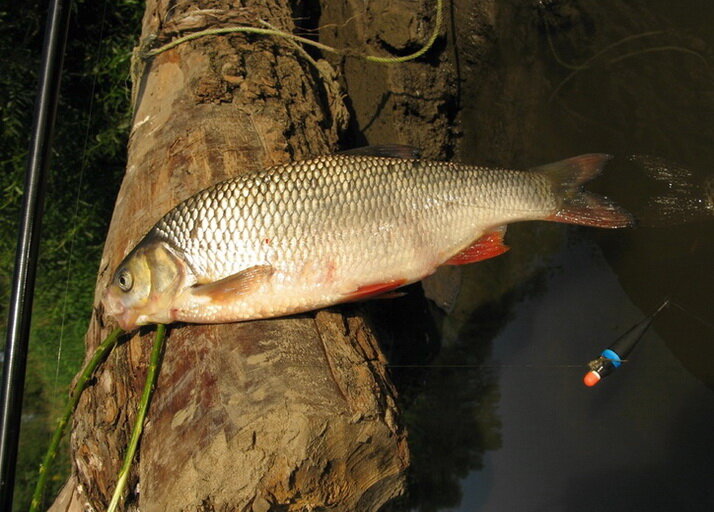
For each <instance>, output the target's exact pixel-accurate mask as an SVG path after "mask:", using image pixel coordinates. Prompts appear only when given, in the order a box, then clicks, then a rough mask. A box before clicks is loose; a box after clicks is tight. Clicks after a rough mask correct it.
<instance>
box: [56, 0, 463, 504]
mask: <svg viewBox="0 0 714 512" xmlns="http://www.w3.org/2000/svg"><path fill="white" fill-rule="evenodd" d="M347 4H350V5H351V2H346V5H347ZM326 5H327V4H326ZM329 5H331V6H332V5H334V3H333V2H330V3H329ZM355 5H356V4H355ZM375 5H377V6H379V5H381V6H384V5H387V3H384V2H375ZM350 9H353V7H350V8H349V9H347V10H346V12H349V11H350ZM299 14H300V13H296V12H295V11H293V10H292V9H291V6H290V5H289V4H288V2H287V0H268V1H265V0H263V1H260V0H255V1H253V0H246V1H244V2H230V1H210V0H202V1H199V2H196V1H189V0H177V1H170V0H149V1H148V2H147V7H146V13H145V16H144V21H143V28H142V41H144V42H146V41H151V40H156V41H157V42H158V43H163V42H166V41H169V40H171V39H172V38H174V37H176V36H179V35H184V34H185V33H188V32H191V31H195V30H201V29H205V28H211V27H221V26H235V25H238V24H245V25H251V26H259V20H262V21H267V22H269V23H270V24H271V25H273V26H275V27H277V28H279V29H282V30H285V31H293V30H294V28H295V27H294V22H293V16H296V15H298V16H299ZM432 17H433V15H432ZM326 18H328V16H326ZM425 19H426V20H428V18H425ZM429 30H431V27H430V25H429V24H426V23H421V24H419V25H418V27H417V28H415V29H414V32H413V34H412V36H413V37H414V38H419V39H420V40H425V39H426V38H427V36H428V33H429ZM325 37H328V36H325ZM328 38H329V37H328ZM345 39H348V38H347V37H342V38H341V39H340V38H339V37H337V35H334V36H333V37H332V38H331V40H330V42H331V43H335V44H336V45H338V46H341V45H343V44H344V43H345ZM377 42H378V43H379V41H377ZM377 46H379V45H377ZM369 51H370V52H373V51H374V48H372V49H371V50H369ZM442 53H443V52H442ZM437 55H441V53H437ZM439 59H440V60H442V61H443V60H444V58H443V56H439V57H437V60H439ZM346 62H350V61H349V60H348V61H345V60H342V61H339V60H338V61H333V64H335V65H340V64H342V67H343V71H345V70H346V66H348V64H345V63H346ZM318 64H319V71H318V70H317V69H316V68H315V67H314V66H313V64H312V63H311V62H309V59H306V57H305V55H304V53H303V52H300V51H298V50H296V48H295V46H294V45H293V44H292V43H290V42H287V41H286V40H282V39H277V38H264V37H252V36H243V35H231V36H210V37H204V38H200V39H197V40H194V41H190V42H187V43H184V44H181V45H179V46H177V47H175V48H173V49H171V50H168V51H166V52H164V53H161V54H159V55H158V56H156V57H155V58H153V59H152V60H151V61H149V62H148V64H147V66H146V67H145V68H144V69H143V72H142V73H141V74H140V76H139V77H138V78H139V80H138V81H137V82H136V83H135V84H134V88H135V95H134V96H135V100H136V106H135V117H134V123H133V127H132V131H131V137H130V142H129V148H128V162H127V171H126V175H125V178H124V181H123V183H122V186H121V190H120V192H119V195H118V198H117V202H116V206H115V211H114V215H113V218H112V221H111V225H110V228H109V233H108V235H107V240H106V245H105V249H104V254H103V258H102V261H101V264H100V272H99V276H98V281H97V288H96V291H95V311H94V315H93V317H92V320H91V323H90V326H89V330H88V334H87V337H86V345H87V353H88V354H90V353H91V352H92V351H93V350H94V348H95V347H96V346H97V345H98V343H99V342H100V340H101V339H103V338H104V337H105V336H106V334H107V333H108V332H109V330H110V329H111V327H112V326H113V325H112V324H111V322H108V320H107V318H106V317H105V316H104V315H103V311H102V310H101V305H100V299H101V294H102V292H103V290H104V288H105V286H106V284H107V281H108V280H109V279H110V277H111V273H112V272H113V270H114V269H115V268H116V265H117V264H118V263H119V262H120V261H121V259H122V258H123V256H124V255H125V254H126V253H127V252H128V251H129V250H130V249H131V248H132V247H133V246H134V245H135V244H136V243H137V242H138V241H139V240H140V239H141V237H142V236H143V235H144V233H146V231H148V229H149V228H150V227H151V226H152V225H153V224H154V223H155V222H156V221H157V220H158V219H159V218H160V217H161V216H162V215H163V214H164V213H165V212H166V211H168V210H169V209H170V208H171V207H173V206H174V205H175V204H176V203H178V202H179V201H181V200H183V199H185V198H187V197H189V196H191V195H192V194H194V193H196V192H198V191H199V190H201V189H203V188H205V187H206V186H208V185H210V184H212V183H215V182H217V181H220V180H223V179H226V178H229V177H231V176H235V175H236V174H238V173H241V172H247V171H250V170H254V169H259V168H262V167H266V166H269V165H272V164H277V163H281V162H285V161H289V160H292V159H300V158H304V157H308V156H312V155H317V154H324V153H329V152H331V151H333V150H335V148H336V145H337V142H338V137H339V134H340V131H341V129H342V128H344V126H341V124H343V123H344V121H346V119H347V114H346V110H345V107H344V104H343V103H342V99H341V96H340V94H339V92H338V91H339V85H338V84H337V82H336V81H335V80H333V79H332V78H331V77H330V73H333V71H332V69H333V68H331V67H330V65H329V64H327V62H325V61H319V63H318ZM372 66H374V67H372V68H370V69H366V71H367V72H369V75H365V76H362V81H361V82H360V81H359V80H358V76H359V74H360V73H362V72H363V71H365V69H363V68H361V67H359V66H357V67H356V68H353V69H352V68H351V69H350V70H349V72H347V73H346V74H345V76H348V77H349V78H348V80H347V86H348V87H352V88H353V89H355V90H357V89H359V88H360V87H361V88H362V90H364V84H365V83H370V82H371V78H370V77H373V76H386V77H387V79H386V81H384V82H382V85H381V86H380V87H381V88H382V93H381V94H393V93H394V91H393V89H394V88H395V83H396V84H397V86H398V87H399V88H401V89H399V90H398V91H397V96H398V97H400V98H402V101H401V103H400V102H397V105H402V106H401V107H399V108H392V109H391V110H390V111H389V112H386V113H385V112H382V111H380V112H376V113H375V116H376V117H375V118H379V123H380V126H382V127H385V128H384V129H383V130H382V131H381V132H375V133H376V135H377V136H378V137H379V138H380V139H381V140H380V142H411V143H414V142H417V143H418V142H419V141H420V140H421V141H426V146H427V152H428V154H430V155H432V156H434V155H437V154H439V153H443V151H444V149H445V148H446V147H448V145H449V144H451V136H452V134H451V132H449V131H448V130H447V131H445V132H444V133H446V134H447V135H444V136H440V137H439V138H438V140H435V139H434V137H433V132H434V129H435V128H433V127H430V128H428V129H427V128H425V127H422V128H421V129H418V128H415V127H414V126H411V127H410V125H409V123H408V121H409V119H408V116H409V115H411V116H412V121H415V120H416V121H420V120H423V119H424V118H425V117H427V118H430V119H431V120H432V121H433V122H435V123H436V122H439V123H441V124H440V125H439V126H442V127H443V126H444V124H445V123H446V121H448V120H449V119H448V116H449V115H451V114H447V113H445V111H444V112H437V111H432V110H428V112H427V114H424V110H425V109H426V107H425V106H422V107H420V106H418V105H416V106H415V105H412V106H411V107H406V106H405V105H407V104H408V103H409V102H412V103H413V102H414V101H417V100H414V96H413V95H412V94H410V91H409V90H408V86H409V83H410V80H411V79H412V78H413V76H416V75H420V74H421V75H423V74H424V73H425V70H426V69H428V66H429V65H428V64H424V63H411V64H407V65H402V66H400V67H399V68H388V67H381V68H380V69H379V70H377V69H376V65H372ZM443 76H446V77H447V78H442V79H440V80H438V81H433V80H432V81H431V84H430V85H429V84H427V83H424V81H423V80H422V81H421V83H422V87H426V90H425V91H424V93H425V94H430V93H434V94H436V93H437V91H439V93H440V94H442V95H443V96H444V101H448V94H449V92H448V91H447V92H444V87H445V85H444V80H446V81H447V85H448V81H449V80H452V82H453V77H452V78H451V79H449V78H448V76H449V73H448V72H446V73H445V74H444V75H443ZM410 77H411V78H410ZM135 78H136V77H135ZM350 81H351V82H350ZM395 81H396V82H395ZM413 87H418V85H417V84H414V85H413ZM449 87H450V86H449ZM447 89H448V87H447ZM365 97H366V96H362V98H365ZM360 101H361V100H360ZM429 108H431V106H430V107H429ZM407 110H410V111H411V113H408V112H407ZM437 110H438V109H437ZM405 114H406V115H407V118H406V120H405V118H404V116H405ZM397 119H401V121H396V120H397ZM390 123H395V124H394V126H397V129H396V130H395V131H394V132H388V131H387V128H386V127H388V126H389V124H390ZM430 126H431V125H430ZM353 128H354V125H353ZM437 128H438V127H437ZM430 130H431V132H430ZM390 133H391V134H392V135H394V134H396V136H394V137H389V136H388V135H389V134H390ZM429 133H432V135H429ZM375 332H376V328H375V327H374V326H373V324H372V322H371V321H369V319H368V318H367V316H366V315H365V309H364V308H363V307H361V306H347V307H342V308H339V309H328V310H323V311H320V312H317V313H311V314H306V315H300V316H294V317H290V318H283V319H274V320H266V321H256V322H246V323H236V324H227V325H181V324H175V325H172V326H171V327H170V328H169V339H168V342H167V346H166V351H165V356H164V361H163V367H162V369H161V374H160V377H159V382H158V386H157V389H156V392H155V395H154V398H153V401H152V404H151V408H150V411H149V416H148V421H147V424H146V428H145V432H144V435H143V438H142V440H141V446H140V452H139V456H138V457H137V460H136V461H135V464H134V469H133V471H132V474H131V477H130V480H129V485H128V489H129V490H128V493H125V501H124V505H125V509H126V510H136V509H141V510H142V511H144V512H151V511H155V510H171V511H174V510H176V511H178V510H240V511H254V512H258V511H268V510H280V511H298V510H300V511H302V510H339V511H359V512H367V511H373V510H375V511H376V510H378V509H379V508H380V507H381V506H382V504H384V503H385V502H387V501H388V500H390V499H391V498H393V497H395V496H398V495H400V494H401V493H402V492H403V491H404V486H405V483H404V482H405V470H406V468H407V467H408V464H409V451H408V448H407V444H406V432H405V429H404V428H403V426H402V424H401V422H400V417H399V412H398V409H397V406H396V402H395V399H396V392H395V389H394V387H393V385H392V383H391V381H390V379H389V376H388V374H387V369H386V359H385V357H384V355H383V354H382V352H381V350H380V348H379V346H378V344H377V336H376V334H375ZM152 337H153V329H150V328H143V329H141V330H140V331H139V332H138V333H135V334H133V335H132V336H130V337H128V338H127V339H126V340H125V342H124V343H123V344H122V345H121V346H119V347H118V348H117V349H116V350H115V351H114V352H113V354H112V355H111V356H110V358H109V360H108V361H107V362H106V363H105V364H104V366H103V367H102V368H100V370H99V371H98V374H97V378H96V383H95V384H94V385H93V386H92V387H91V388H89V389H87V390H86V391H85V393H84V396H83V397H82V400H81V401H80V404H79V407H78V410H77V413H76V415H75V421H74V428H73V433H72V440H71V448H72V459H73V463H74V467H73V474H72V477H71V478H70V480H69V481H68V482H67V484H66V486H65V488H64V490H63V492H62V493H61V495H60V496H59V497H58V499H57V500H56V502H55V504H54V505H53V508H52V510H102V509H104V508H105V507H106V504H107V503H108V502H109V500H110V498H111V494H112V492H113V489H114V486H115V483H116V476H117V473H118V470H119V466H120V464H121V460H122V457H123V453H124V449H125V446H126V443H127V441H128V438H129V435H130V429H131V427H132V425H133V421H134V418H135V411H136V406H137V401H138V396H139V394H140V393H141V387H142V385H143V382H144V377H145V374H146V368H147V364H148V353H149V350H150V342H151V339H152Z"/></svg>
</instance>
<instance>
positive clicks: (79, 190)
mask: <svg viewBox="0 0 714 512" xmlns="http://www.w3.org/2000/svg"><path fill="white" fill-rule="evenodd" d="M106 17H107V0H104V8H103V9H102V18H101V21H100V24H99V43H98V44H97V48H98V52H97V57H96V62H95V66H94V69H95V70H96V69H98V68H99V63H100V62H101V59H102V57H103V56H104V47H103V46H102V42H103V41H104V27H105V24H106ZM97 74H98V73H97V72H94V73H93V74H92V75H93V76H92V85H91V88H90V92H89V109H88V112H87V127H86V129H85V130H84V143H83V145H82V161H81V164H80V166H79V183H78V185H77V197H76V199H75V203H74V214H73V215H72V230H73V231H72V236H71V237H70V243H69V254H68V257H67V277H66V279H65V286H64V299H63V301H62V315H61V317H62V320H61V323H60V334H59V343H58V347H57V362H56V365H55V379H54V389H57V383H58V381H59V369H60V361H61V360H62V347H63V345H62V343H63V339H64V325H65V319H66V316H67V298H68V296H69V281H70V276H71V275H72V255H73V254H74V245H75V241H76V237H77V230H76V228H75V226H76V221H77V217H78V216H79V202H80V197H81V194H82V184H83V183H84V171H85V169H86V167H87V147H88V145H89V133H90V130H91V127H92V116H93V114H94V93H95V91H96V87H97Z"/></svg>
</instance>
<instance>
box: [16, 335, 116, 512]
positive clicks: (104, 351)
mask: <svg viewBox="0 0 714 512" xmlns="http://www.w3.org/2000/svg"><path fill="white" fill-rule="evenodd" d="M123 332H124V331H122V330H121V329H114V330H113V331H112V332H110V333H109V335H108V336H107V337H106V338H104V341H102V342H101V343H100V344H99V346H98V347H97V349H96V350H95V351H94V355H92V358H91V359H90V360H89V362H88V363H87V364H86V365H85V367H84V369H83V370H82V373H81V374H80V375H79V379H77V384H76V385H75V387H74V389H73V390H72V392H71V393H70V395H69V400H68V401H67V405H66V406H65V408H64V412H63V413H62V416H61V417H60V419H59V420H58V422H57V427H56V428H55V431H54V434H53V435H52V440H51V441H50V446H49V447H48V448H47V453H45V457H44V459H43V460H42V464H40V472H39V473H40V474H39V477H38V479H37V484H36V485H35V492H34V493H33V494H32V501H31V502H30V512H37V511H38V510H39V509H40V504H41V503H42V494H43V493H44V490H45V485H46V483H47V475H48V474H49V470H50V466H51V465H52V462H53V461H54V459H55V456H56V455H57V450H58V448H59V444H60V441H61V440H62V436H63V435H64V431H65V428H66V427H67V424H68V423H69V419H70V418H71V417H72V413H73V412H74V410H75V409H76V408H77V403H78V402H79V398H80V397H81V396H82V391H84V388H85V387H86V386H87V382H89V379H90V378H91V377H92V374H93V373H94V370H96V369H97V366H99V365H100V364H101V362H102V361H104V359H106V357H107V355H108V354H109V352H111V350H112V349H113V348H114V346H115V345H116V344H117V340H118V339H119V336H120V335H121V334H122V333H123Z"/></svg>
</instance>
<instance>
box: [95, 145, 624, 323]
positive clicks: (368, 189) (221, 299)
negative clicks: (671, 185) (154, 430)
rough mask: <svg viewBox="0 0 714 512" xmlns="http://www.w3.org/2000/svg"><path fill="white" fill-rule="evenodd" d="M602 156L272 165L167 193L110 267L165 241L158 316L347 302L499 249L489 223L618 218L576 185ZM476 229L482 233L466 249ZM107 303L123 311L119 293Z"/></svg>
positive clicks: (246, 314) (252, 312)
mask: <svg viewBox="0 0 714 512" xmlns="http://www.w3.org/2000/svg"><path fill="white" fill-rule="evenodd" d="M605 160H606V157H605V156H604V155H584V156H582V157H576V158H574V159H570V160H566V161H563V162H560V163H556V164H551V165H550V166H544V167H543V168H539V169H535V170H532V171H518V170H509V169H494V168H487V167H479V166H469V165H464V164H456V163H449V162H435V161H428V160H422V159H411V158H410V159H405V158H392V157H384V156H358V155H329V156H322V157H317V158H314V159H311V160H306V161H302V162H295V163H290V164H284V165H278V166H274V167H271V168H268V169H265V170H263V171H258V172H253V173H249V174H244V175H241V176H238V177H235V178H232V179H230V180H227V181H224V182H221V183H218V184H216V185H214V186H212V187H209V188H207V189H205V190H203V191H201V192H199V193H198V194H196V195H194V196H192V197H190V198H188V199H187V200H185V201H184V202H182V203H180V204H179V205H178V206H176V207H175V208H174V209H173V210H171V211H170V212H169V213H167V214H166V215H165V216H164V217H163V218H162V219H161V220H160V221H159V222H158V223H157V224H156V225H155V226H154V228H152V230H151V231H150V232H149V233H148V234H147V235H146V237H145V238H144V239H143V240H142V242H141V243H140V244H139V245H138V246H137V248H135V249H134V251H132V253H130V255H129V256H127V258H126V259H125V261H124V262H123V264H122V265H123V266H122V265H120V267H119V269H118V270H117V273H116V276H119V275H120V274H121V270H122V268H127V262H128V261H130V260H131V258H132V257H149V258H150V257H151V254H153V253H151V251H153V250H159V249H156V248H157V247H159V248H162V249H161V250H165V251H167V252H168V253H169V255H163V256H162V258H163V260H162V261H164V260H167V261H174V260H175V262H174V263H173V264H174V265H177V268H176V269H168V270H165V271H164V273H165V274H166V275H170V276H173V279H174V281H176V280H177V279H179V277H176V276H180V281H181V283H180V287H179V288H176V289H175V290H173V292H172V293H173V294H174V297H173V298H165V297H161V300H162V301H163V302H162V304H164V303H165V304H170V305H162V308H164V309H166V311H163V312H162V313H161V314H162V315H164V317H168V318H169V319H170V320H175V319H178V320H184V321H194V322H204V321H205V322H217V321H235V320H245V319H251V318H263V317H270V316H278V315H284V314H289V313H293V312H297V311H305V310H309V309H314V308H317V307H322V306H326V305H329V304H334V303H337V302H343V301H345V300H352V299H355V298H361V297H362V296H363V295H369V294H371V293H372V292H374V293H376V292H379V291H384V290H386V289H389V288H390V286H391V287H394V286H400V285H403V284H407V283H410V282H414V281H417V280H419V279H422V278H423V277H425V276H426V275H429V274H430V273H432V272H433V271H434V270H435V269H436V268H437V267H438V266H439V265H441V264H444V263H447V262H448V261H449V259H450V258H453V257H455V255H456V256H458V255H459V254H460V251H464V250H471V251H472V252H473V254H471V253H464V254H462V255H461V256H460V258H461V259H459V260H458V262H459V263H465V262H469V261H477V260H478V259H484V258H486V257H491V256H492V255H496V254H500V252H503V251H504V250H505V247H504V246H503V245H502V235H503V231H502V230H500V229H499V226H502V225H505V224H508V223H510V222H515V221H520V220H535V219H546V218H549V217H552V216H555V217H553V219H552V220H558V221H561V222H576V223H581V224H588V225H603V226H604V227H619V226H621V225H625V224H626V223H628V222H629V217H626V214H625V213H624V212H622V211H621V210H619V209H618V208H617V207H615V206H614V205H611V204H610V203H608V202H607V201H606V200H604V199H602V198H599V197H596V196H594V195H592V194H587V193H582V192H581V191H580V183H581V182H582V181H585V180H587V179H589V178H590V177H592V175H594V174H596V173H597V172H598V171H599V168H600V167H601V166H602V163H603V162H604V161H605ZM586 194H587V195H586ZM568 201H570V203H571V204H570V206H568ZM564 205H565V206H564ZM608 224H612V225H608ZM494 230H495V231H494ZM490 232H493V233H495V234H496V235H495V238H493V236H491V238H487V239H485V242H482V244H481V245H478V244H475V245H473V246H472V244H474V243H475V242H477V241H478V240H479V239H480V237H482V236H484V235H486V234H488V233H490ZM489 236H490V235H489ZM470 246H472V249H469V247H470ZM152 248H153V249H152ZM474 251H475V252H474ZM479 251H481V253H480V254H481V256H479ZM143 254H147V255H148V256H140V255H143ZM154 257H155V258H159V256H156V255H154ZM148 266H149V267H151V264H149V265H148ZM251 269H254V270H251ZM232 276H233V277H232ZM117 278H118V277H116V278H115V279H117ZM154 280H156V278H154ZM119 284H121V283H119ZM114 285H115V286H118V284H117V283H114ZM151 286H153V287H155V288H157V289H158V288H160V287H161V285H159V284H154V283H153V282H152V284H151ZM164 286H165V287H168V286H169V284H165V285H164ZM171 286H173V285H171ZM177 286H178V285H177ZM110 287H111V286H110ZM125 287H126V286H125ZM115 292H116V293H115ZM126 293H127V294H129V292H126ZM108 294H109V292H108ZM111 294H114V295H117V294H118V292H117V291H116V289H114V292H112V293H111ZM111 294H110V295H111ZM117 296H118V295H117ZM120 298H121V297H120ZM148 300H149V299H146V300H145V301H144V302H142V304H144V305H143V306H142V307H144V309H146V308H148V305H147V304H148V302H147V301H148ZM112 301H113V302H112ZM108 302H110V303H111V304H113V305H114V306H116V307H115V309H117V310H118V309H121V308H124V311H125V312H126V311H128V310H129V306H126V303H127V301H124V300H121V301H120V300H119V299H117V300H114V298H112V300H109V301H108ZM120 302H121V304H120ZM110 309H111V308H110ZM155 309H156V308H155ZM122 314H124V313H122ZM126 314H127V315H128V313H126ZM151 315H154V316H153V317H152V318H158V317H159V316H160V315H159V314H158V313H151ZM151 315H150V314H148V313H147V314H143V315H139V314H137V315H136V316H137V318H141V319H144V318H145V317H146V319H147V320H149V319H150V317H151ZM115 316H117V318H118V317H119V316H121V315H120V314H119V313H117V315H115ZM162 318H163V317H162Z"/></svg>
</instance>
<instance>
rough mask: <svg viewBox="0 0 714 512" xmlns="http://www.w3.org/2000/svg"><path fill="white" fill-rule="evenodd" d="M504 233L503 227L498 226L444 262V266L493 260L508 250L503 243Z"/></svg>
mask: <svg viewBox="0 0 714 512" xmlns="http://www.w3.org/2000/svg"><path fill="white" fill-rule="evenodd" d="M505 233H506V227H505V226H500V227H498V228H496V229H494V230H493V231H490V232H488V233H485V234H484V235H482V236H481V237H480V238H479V239H478V240H476V241H475V242H474V243H472V244H471V245H469V246H468V247H467V248H466V249H464V250H462V251H461V252H459V253H457V254H455V255H454V256H452V257H451V258H449V259H448V260H446V262H444V265H465V264H467V263H474V262H477V261H483V260H487V259H489V258H495V257H496V256H499V255H501V254H503V253H504V252H506V251H507V250H508V249H509V247H508V246H507V245H505V244H504V243H503V235H504V234H505Z"/></svg>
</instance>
